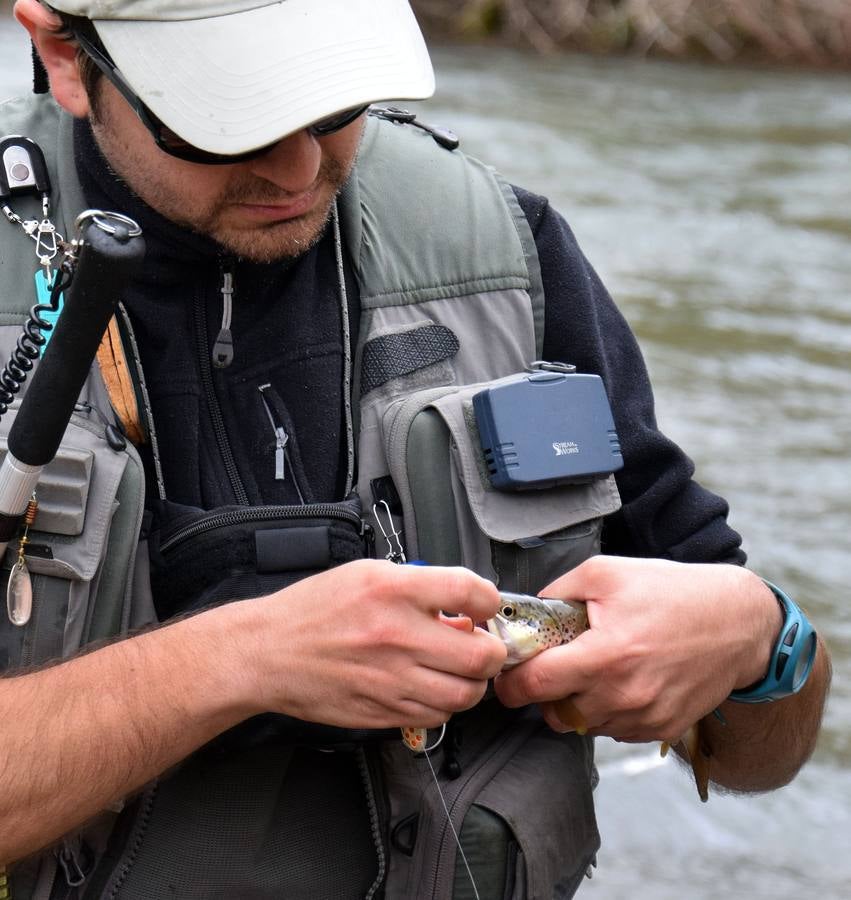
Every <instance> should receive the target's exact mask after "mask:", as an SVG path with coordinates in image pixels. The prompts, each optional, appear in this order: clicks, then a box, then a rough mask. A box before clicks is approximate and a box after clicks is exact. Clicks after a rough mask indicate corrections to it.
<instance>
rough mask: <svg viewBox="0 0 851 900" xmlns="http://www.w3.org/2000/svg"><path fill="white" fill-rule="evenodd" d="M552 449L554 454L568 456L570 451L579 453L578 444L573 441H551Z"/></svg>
mask: <svg viewBox="0 0 851 900" xmlns="http://www.w3.org/2000/svg"><path fill="white" fill-rule="evenodd" d="M553 450H555V452H556V456H570V455H571V454H572V453H579V444H577V443H576V442H575V441H553Z"/></svg>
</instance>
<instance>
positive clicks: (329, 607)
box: [230, 560, 505, 728]
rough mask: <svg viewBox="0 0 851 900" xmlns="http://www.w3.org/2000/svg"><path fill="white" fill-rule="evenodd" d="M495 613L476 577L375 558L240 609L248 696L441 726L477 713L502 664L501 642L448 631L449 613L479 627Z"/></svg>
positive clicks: (267, 703)
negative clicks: (445, 616) (456, 715)
mask: <svg viewBox="0 0 851 900" xmlns="http://www.w3.org/2000/svg"><path fill="white" fill-rule="evenodd" d="M498 605H499V596H498V594H497V591H496V588H495V587H494V586H493V585H492V584H491V583H490V582H488V581H485V580H484V579H483V578H480V577H479V576H477V575H475V574H473V573H472V572H470V571H468V570H465V569H460V568H443V567H428V566H399V565H395V564H392V563H388V562H384V561H376V560H362V561H359V562H354V563H349V564H347V565H344V566H340V567H338V568H335V569H332V570H330V571H328V572H323V573H322V574H320V575H316V576H313V577H311V578H307V579H304V580H303V581H300V582H298V583H296V584H295V585H293V586H291V587H288V588H286V589H284V590H282V591H279V592H278V593H276V594H272V595H270V596H268V597H263V598H260V599H257V600H249V601H245V602H244V603H238V604H233V609H232V610H230V613H231V614H233V615H234V616H235V617H236V618H237V620H238V624H237V625H236V626H235V628H234V629H233V630H232V634H233V638H232V645H233V647H234V650H235V652H236V653H237V654H238V655H239V658H240V660H241V663H242V666H241V668H242V670H243V672H244V674H245V680H244V681H243V684H242V688H243V690H244V691H245V692H246V693H245V697H246V700H247V702H248V704H249V705H250V706H251V711H252V712H254V713H259V712H265V711H277V712H284V713H287V714H289V715H293V716H296V717H297V718H301V719H307V720H310V721H316V722H322V723H325V724H330V725H340V726H344V727H351V728H383V727H392V726H397V725H414V726H422V727H433V726H437V725H440V724H441V723H443V722H445V721H446V720H447V719H448V718H449V716H450V715H451V714H452V713H453V712H457V711H459V710H462V709H468V708H469V707H471V706H473V705H475V704H476V703H477V702H478V701H479V700H480V699H481V697H482V695H483V694H484V691H485V688H486V686H487V679H488V678H492V677H493V676H494V675H496V673H497V672H499V670H500V669H501V667H502V664H503V662H504V661H505V648H504V647H503V645H502V642H501V641H499V640H498V639H497V638H495V637H493V636H492V635H490V634H488V633H487V632H485V631H483V630H482V629H478V628H477V629H473V630H470V631H466V630H465V631H462V630H459V629H457V628H447V627H446V622H445V621H441V615H440V614H441V611H444V612H448V613H458V614H461V615H465V616H468V617H469V619H471V620H472V621H473V622H477V621H482V620H484V619H487V618H490V617H491V616H493V615H494V614H495V613H496V610H497V608H498Z"/></svg>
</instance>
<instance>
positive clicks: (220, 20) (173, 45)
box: [94, 0, 434, 154]
mask: <svg viewBox="0 0 851 900" xmlns="http://www.w3.org/2000/svg"><path fill="white" fill-rule="evenodd" d="M94 24H95V26H96V28H97V31H98V34H99V35H100V37H101V40H102V41H103V43H104V46H105V47H106V49H107V50H108V51H109V53H110V55H111V56H112V58H113V60H114V61H115V64H116V65H117V67H118V68H119V69H120V71H121V73H122V74H123V75H124V77H125V78H126V80H127V82H128V83H129V84H130V86H131V87H132V88H133V90H134V91H135V92H136V93H137V94H138V95H139V97H140V98H141V99H142V101H143V102H144V103H145V105H146V106H148V107H149V108H150V110H151V111H152V112H153V113H154V114H155V115H156V116H157V117H158V118H159V119H160V120H161V121H162V122H163V124H165V125H167V126H168V127H169V128H171V129H172V130H173V131H175V132H176V133H177V134H178V135H180V137H181V138H183V139H184V140H185V141H188V142H189V143H190V144H193V145H194V146H196V147H199V148H201V149H202V150H207V151H209V152H212V153H223V154H230V153H234V154H236V153H245V152H247V151H249V150H254V149H256V148H258V147H264V146H266V145H267V144H270V143H272V142H273V141H275V140H277V139H279V138H281V137H283V136H284V135H287V134H291V133H293V132H295V131H299V130H300V129H302V128H305V127H306V126H307V125H310V124H311V123H313V122H316V121H317V120H319V119H322V118H325V117H326V116H329V115H332V114H333V113H336V112H339V111H341V110H344V109H350V108H352V107H355V106H360V105H364V104H367V103H374V102H376V101H379V100H389V99H422V98H425V97H430V96H431V95H432V94H433V93H434V73H433V71H432V66H431V61H430V59H429V55H428V51H427V49H426V46H425V42H424V40H423V37H422V34H421V32H420V30H419V27H418V25H417V22H416V19H415V18H414V15H413V13H412V12H411V9H410V6H409V5H408V4H407V3H400V2H399V0H346V2H345V3H335V4H328V3H319V2H316V0H284V2H281V3H273V4H270V5H266V6H262V7H259V8H257V9H253V10H250V11H248V12H241V13H235V14H232V15H225V16H216V17H213V18H206V19H193V20H184V21H168V22H163V21H159V22H150V21H140V20H133V21H115V20H95V22H94Z"/></svg>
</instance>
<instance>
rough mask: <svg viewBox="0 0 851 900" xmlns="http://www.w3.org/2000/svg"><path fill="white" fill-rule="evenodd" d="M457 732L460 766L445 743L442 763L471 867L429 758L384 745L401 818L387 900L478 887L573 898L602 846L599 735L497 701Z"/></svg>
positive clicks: (517, 898)
mask: <svg viewBox="0 0 851 900" xmlns="http://www.w3.org/2000/svg"><path fill="white" fill-rule="evenodd" d="M452 727H453V728H456V729H461V730H462V731H463V741H462V742H461V744H460V750H459V752H458V754H457V757H453V759H452V763H453V765H451V766H450V765H447V751H446V750H444V749H442V748H441V749H439V750H437V751H435V752H434V753H433V754H432V762H433V765H434V769H435V772H436V773H437V779H438V782H439V784H440V791H441V794H442V795H443V800H445V802H446V808H447V809H448V811H449V817H450V819H451V822H452V826H454V828H455V831H456V832H457V833H458V835H459V836H460V841H461V846H462V847H463V849H464V854H465V856H466V859H467V863H468V864H469V867H470V872H469V873H468V871H467V867H466V866H465V864H464V861H463V859H462V857H461V854H460V853H459V852H458V849H457V846H456V843H455V839H454V837H453V834H452V828H451V827H450V824H449V820H448V819H447V813H446V811H445V810H444V807H443V801H442V800H441V796H440V794H438V792H437V789H436V786H435V784H434V781H433V779H432V776H431V772H430V769H429V767H428V761H426V760H425V759H424V757H422V756H414V755H413V754H411V753H410V751H408V750H407V748H405V747H403V746H402V745H401V744H399V745H398V746H395V745H392V744H390V745H387V746H385V748H384V749H383V750H382V760H383V764H384V772H385V778H386V785H387V793H388V800H389V806H390V816H391V821H390V834H391V854H390V866H389V874H388V881H387V887H386V900H403V898H404V900H426V898H432V897H445V898H451V900H470V898H473V897H474V896H475V892H474V890H473V882H475V885H476V890H477V891H478V893H479V896H480V897H482V898H483V900H484V898H486V897H487V898H492V897H496V898H499V900H503V898H508V900H532V898H534V900H550V898H552V897H554V896H559V897H569V896H571V895H572V894H573V892H574V891H575V889H576V887H577V886H578V885H579V884H580V883H581V881H582V878H583V876H584V874H585V872H586V870H587V868H588V866H589V864H590V863H591V861H592V860H593V858H594V856H595V854H596V852H597V849H598V848H599V834H598V831H597V823H596V818H595V815H594V806H593V800H592V785H593V783H594V765H593V742H592V741H591V740H590V739H588V738H583V737H580V736H579V735H575V734H569V735H557V734H555V733H554V732H552V731H550V730H549V728H547V726H546V725H545V724H544V723H543V722H542V720H541V719H540V715H539V714H538V713H537V711H535V710H533V709H531V708H527V709H525V710H520V711H517V710H515V711H511V710H505V709H503V708H501V707H500V706H499V704H498V703H497V702H496V701H494V700H492V701H488V702H487V703H485V704H482V705H481V706H480V707H478V708H477V709H476V710H473V711H471V712H469V713H465V714H463V715H461V716H457V717H455V719H453V723H452ZM455 743H456V746H457V744H458V742H457V741H456V742H455ZM447 772H451V774H447ZM411 785H415V786H416V785H418V789H412V788H411ZM400 842H401V843H400ZM471 875H472V880H471Z"/></svg>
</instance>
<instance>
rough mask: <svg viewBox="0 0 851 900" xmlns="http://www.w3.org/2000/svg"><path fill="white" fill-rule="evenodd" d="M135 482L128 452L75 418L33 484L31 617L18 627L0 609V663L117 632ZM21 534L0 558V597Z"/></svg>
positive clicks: (127, 579)
mask: <svg viewBox="0 0 851 900" xmlns="http://www.w3.org/2000/svg"><path fill="white" fill-rule="evenodd" d="M10 412H11V411H10ZM6 424H7V423H6V422H5V421H4V426H5V425H6ZM3 431H4V433H5V431H6V428H5V427H4V429H3ZM5 449H6V448H5V440H4V439H2V440H0V450H2V452H4V453H5ZM142 483H143V477H142V471H141V463H140V462H139V460H138V457H137V456H136V455H135V452H133V451H131V450H130V449H128V448H121V449H114V448H112V447H110V446H109V445H108V444H107V442H106V440H105V439H104V432H103V429H102V428H101V427H99V426H96V425H94V424H92V423H90V422H89V421H88V420H87V419H86V418H85V417H83V416H78V415H75V416H74V418H73V419H72V421H71V424H69V426H68V428H67V430H66V432H65V435H64V437H63V440H62V445H61V446H60V448H59V450H58V452H57V454H56V457H55V458H54V460H53V461H52V462H51V463H50V464H49V465H47V466H45V468H44V470H43V472H42V475H41V478H40V480H39V483H38V485H37V488H36V498H37V501H38V511H37V513H36V517H35V521H34V522H33V525H32V526H31V527H30V528H29V530H28V531H27V543H26V545H25V547H24V560H25V564H26V569H27V571H28V573H29V581H30V584H31V587H32V614H31V616H30V619H29V621H28V622H27V623H26V624H25V625H23V626H17V625H14V624H12V623H11V622H10V621H9V617H8V615H7V614H6V612H5V611H4V612H3V613H2V616H0V670H5V669H13V668H19V667H27V666H30V665H33V664H37V663H42V662H45V661H47V660H50V659H55V658H60V657H66V656H69V655H71V654H72V653H74V652H76V650H78V649H79V647H81V646H82V645H83V644H84V643H86V642H87V641H89V640H94V639H97V638H99V637H102V636H105V635H106V634H117V633H121V631H123V630H125V629H126V627H127V624H128V622H129V600H130V585H131V582H132V573H133V565H134V561H135V555H136V547H137V541H138V533H139V527H140V524H141V492H142ZM21 533H22V529H21V531H20V532H19V535H18V536H17V537H14V538H13V539H12V540H11V541H10V542H9V545H8V547H7V549H6V554H5V557H4V559H3V563H2V573H0V590H2V592H3V596H4V599H5V594H6V591H7V589H8V584H9V578H10V574H11V572H12V571H13V569H14V567H15V566H16V564H17V562H18V556H19V546H20V542H19V538H20V534H21ZM16 577H17V576H16Z"/></svg>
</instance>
